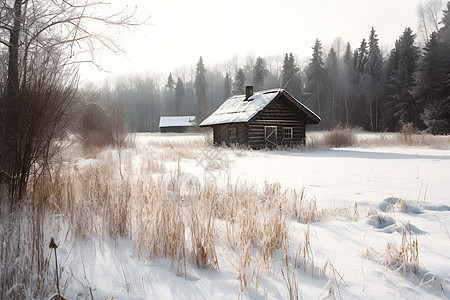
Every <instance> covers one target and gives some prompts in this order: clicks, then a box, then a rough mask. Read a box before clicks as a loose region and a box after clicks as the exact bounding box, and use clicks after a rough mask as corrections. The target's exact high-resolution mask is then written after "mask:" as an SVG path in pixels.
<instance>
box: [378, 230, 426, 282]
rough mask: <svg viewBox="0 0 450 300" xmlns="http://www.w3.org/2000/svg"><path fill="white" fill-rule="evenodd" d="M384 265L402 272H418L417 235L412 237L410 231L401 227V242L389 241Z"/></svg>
mask: <svg viewBox="0 0 450 300" xmlns="http://www.w3.org/2000/svg"><path fill="white" fill-rule="evenodd" d="M383 265H384V266H388V267H391V268H394V269H397V270H402V271H403V274H406V273H408V272H413V273H414V274H417V273H418V272H419V243H418V241H417V236H415V237H413V236H412V234H411V231H410V230H408V229H406V228H403V230H402V244H401V245H400V246H397V244H396V243H395V242H389V243H388V244H387V246H386V253H385V259H384V262H383Z"/></svg>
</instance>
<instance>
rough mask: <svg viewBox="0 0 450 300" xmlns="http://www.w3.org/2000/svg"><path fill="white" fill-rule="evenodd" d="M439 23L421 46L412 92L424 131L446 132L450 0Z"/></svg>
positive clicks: (448, 127) (449, 102) (448, 125)
mask: <svg viewBox="0 0 450 300" xmlns="http://www.w3.org/2000/svg"><path fill="white" fill-rule="evenodd" d="M441 24H443V26H442V27H441V28H440V29H439V31H438V32H437V33H433V34H432V35H431V38H430V41H429V43H428V44H427V46H426V48H425V49H424V52H425V54H424V59H423V61H422V65H421V68H420V70H419V76H418V84H417V86H418V88H417V94H416V96H417V98H418V100H417V101H418V103H419V104H420V105H421V106H422V107H424V111H423V113H422V114H421V116H420V117H421V120H422V121H423V123H424V125H425V126H426V127H427V129H428V131H430V132H431V133H433V134H450V50H449V49H450V1H449V2H448V3H447V10H444V15H443V18H442V22H441Z"/></svg>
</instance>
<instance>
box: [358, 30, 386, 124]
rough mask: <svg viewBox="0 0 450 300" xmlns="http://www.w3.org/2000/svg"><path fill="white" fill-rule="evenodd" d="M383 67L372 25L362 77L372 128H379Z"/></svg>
mask: <svg viewBox="0 0 450 300" xmlns="http://www.w3.org/2000/svg"><path fill="white" fill-rule="evenodd" d="M382 69H383V58H382V57H381V51H380V47H379V46H378V39H377V34H376V33H375V29H374V28H373V27H372V30H371V32H370V37H369V51H368V54H367V59H366V63H365V64H364V73H363V75H362V78H361V86H362V92H363V93H364V94H365V95H366V97H367V99H368V101H367V102H368V103H367V105H366V107H367V108H368V115H369V123H370V129H371V130H372V131H374V130H375V129H378V110H379V107H378V99H379V95H380V86H379V85H380V82H381V76H382Z"/></svg>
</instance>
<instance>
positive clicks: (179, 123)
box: [159, 116, 197, 128]
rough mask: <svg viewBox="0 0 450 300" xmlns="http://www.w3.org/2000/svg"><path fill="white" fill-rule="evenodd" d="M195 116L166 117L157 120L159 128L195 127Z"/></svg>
mask: <svg viewBox="0 0 450 300" xmlns="http://www.w3.org/2000/svg"><path fill="white" fill-rule="evenodd" d="M195 125H197V123H196V122H195V116H166V117H161V118H160V119H159V128H161V127H190V126H195Z"/></svg>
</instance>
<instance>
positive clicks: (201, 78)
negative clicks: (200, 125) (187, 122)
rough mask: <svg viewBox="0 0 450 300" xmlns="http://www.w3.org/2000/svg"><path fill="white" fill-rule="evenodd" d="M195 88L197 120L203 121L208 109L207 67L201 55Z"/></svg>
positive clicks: (196, 72)
mask: <svg viewBox="0 0 450 300" xmlns="http://www.w3.org/2000/svg"><path fill="white" fill-rule="evenodd" d="M194 89H195V95H196V96H197V116H196V117H197V122H201V121H203V120H204V119H205V118H206V114H207V110H208V108H207V103H206V69H205V65H204V64H203V58H202V57H201V56H200V59H199V60H198V63H197V68H196V71H195V83H194Z"/></svg>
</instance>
